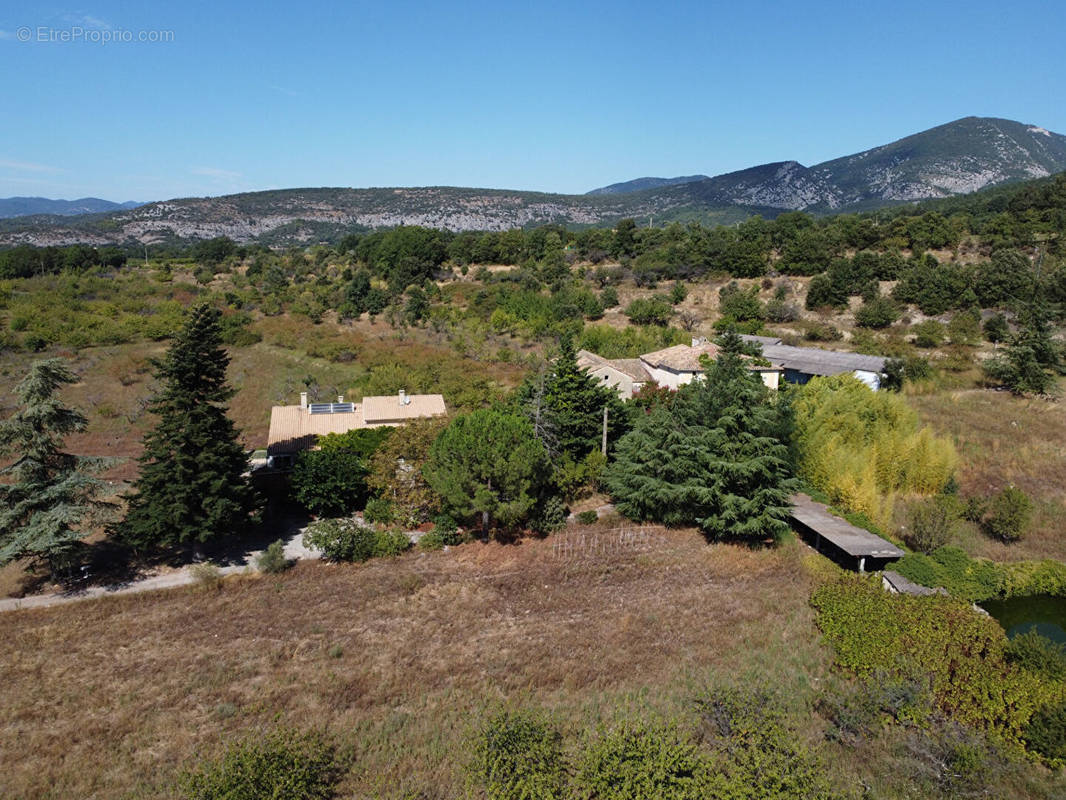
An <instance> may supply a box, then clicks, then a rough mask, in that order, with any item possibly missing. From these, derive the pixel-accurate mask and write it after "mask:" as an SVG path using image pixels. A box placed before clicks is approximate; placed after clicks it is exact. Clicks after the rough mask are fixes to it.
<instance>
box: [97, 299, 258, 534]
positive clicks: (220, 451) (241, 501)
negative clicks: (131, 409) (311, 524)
mask: <svg viewBox="0 0 1066 800" xmlns="http://www.w3.org/2000/svg"><path fill="white" fill-rule="evenodd" d="M152 363H153V366H154V367H155V372H154V375H155V378H156V379H157V380H158V381H159V382H160V383H161V388H160V390H159V392H158V393H157V394H156V396H155V397H154V398H152V402H151V406H150V410H151V411H152V412H153V413H154V414H156V415H157V416H158V417H159V423H158V425H157V426H156V428H155V429H154V430H153V431H151V432H150V433H149V434H148V435H147V436H146V437H145V440H144V454H143V455H142V456H141V458H140V465H141V471H140V477H139V478H138V479H137V481H136V483H135V484H134V488H135V489H136V494H134V495H132V496H131V497H130V498H129V511H128V513H127V515H126V519H125V520H124V522H123V523H122V525H121V526H120V528H119V531H118V534H119V538H121V539H122V540H124V541H125V542H126V543H128V544H130V545H131V546H133V547H134V548H136V549H138V550H150V549H155V548H160V547H174V546H185V547H188V546H190V545H192V546H194V547H195V546H197V545H199V544H201V543H203V542H207V541H209V540H211V539H215V538H218V537H223V536H229V535H234V534H240V533H243V532H244V531H246V530H247V529H248V527H249V525H250V524H251V522H252V521H253V512H254V511H255V509H256V505H257V501H256V497H255V493H254V492H253V490H252V487H251V485H250V483H249V481H248V479H247V478H246V477H244V473H245V471H246V470H247V467H248V458H247V456H246V454H245V452H244V450H243V449H242V448H241V446H240V444H239V442H238V441H237V429H236V428H235V427H234V425H233V422H232V421H231V420H230V419H229V417H227V416H226V401H227V400H229V399H230V398H231V397H232V396H233V390H232V389H230V387H229V386H228V384H227V383H226V368H227V367H228V366H229V356H228V355H227V354H226V351H225V350H224V349H223V347H222V345H221V339H220V330H219V313H218V311H217V310H215V309H212V308H209V307H208V306H206V305H200V306H198V307H196V308H195V309H193V311H192V313H191V314H190V316H189V319H188V321H187V322H186V324H185V326H184V328H183V329H182V331H181V332H180V333H179V334H178V336H177V338H176V339H175V340H174V342H173V344H171V346H170V348H169V350H168V351H167V354H166V356H165V357H164V358H163V359H162V360H156V361H153V362H152Z"/></svg>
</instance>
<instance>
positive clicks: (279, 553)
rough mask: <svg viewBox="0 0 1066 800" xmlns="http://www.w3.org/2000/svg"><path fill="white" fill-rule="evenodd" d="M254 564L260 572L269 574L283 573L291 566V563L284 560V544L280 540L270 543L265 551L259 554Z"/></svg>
mask: <svg viewBox="0 0 1066 800" xmlns="http://www.w3.org/2000/svg"><path fill="white" fill-rule="evenodd" d="M255 563H256V566H257V567H259V571H260V572H266V573H269V574H276V573H278V572H284V571H285V570H287V569H288V568H289V567H291V566H292V562H290V561H289V559H287V558H285V542H283V541H282V540H281V539H278V540H277V541H276V542H271V543H270V545H269V546H268V547H267V549H266V550H264V551H263V552H262V553H260V554H259V558H257V559H256V562H255Z"/></svg>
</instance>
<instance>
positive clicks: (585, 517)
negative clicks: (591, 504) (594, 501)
mask: <svg viewBox="0 0 1066 800" xmlns="http://www.w3.org/2000/svg"><path fill="white" fill-rule="evenodd" d="M599 518H600V515H599V514H598V513H597V512H596V509H594V508H593V509H590V510H588V511H581V512H579V513H578V515H577V521H578V522H580V523H581V524H582V525H591V524H593V523H594V522H595V521H596V520H598V519H599Z"/></svg>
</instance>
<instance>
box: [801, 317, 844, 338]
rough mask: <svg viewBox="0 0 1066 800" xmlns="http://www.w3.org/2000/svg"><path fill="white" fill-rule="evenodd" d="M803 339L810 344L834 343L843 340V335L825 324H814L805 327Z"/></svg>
mask: <svg viewBox="0 0 1066 800" xmlns="http://www.w3.org/2000/svg"><path fill="white" fill-rule="evenodd" d="M803 338H804V339H806V340H807V341H810V342H836V341H839V340H840V339H843V338H844V334H842V333H841V332H840V331H839V330H837V329H836V328H834V327H833V326H832V325H830V324H829V323H827V322H825V323H823V322H815V323H812V324H811V325H808V326H807V330H805V331H804V332H803Z"/></svg>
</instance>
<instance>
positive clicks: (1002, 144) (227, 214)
mask: <svg viewBox="0 0 1066 800" xmlns="http://www.w3.org/2000/svg"><path fill="white" fill-rule="evenodd" d="M1064 169H1066V136H1061V135H1059V134H1057V133H1052V132H1050V131H1047V130H1045V129H1043V128H1039V127H1036V126H1033V125H1023V124H1022V123H1018V122H1011V121H1010V120H1002V119H992V118H980V117H967V118H966V119H961V120H957V121H956V122H952V123H949V124H947V125H941V126H939V127H937V128H932V129H931V130H928V131H924V132H922V133H918V134H915V135H914V136H909V137H907V138H905V139H900V140H899V141H896V142H892V143H891V144H887V145H884V146H882V147H876V148H874V149H872V150H867V151H865V152H862V153H856V154H855V155H851V156H845V157H843V158H839V159H835V160H833V161H827V162H825V163H823V164H817V165H815V166H813V167H805V166H803V165H802V164H800V163H798V162H796V161H782V162H778V163H774V164H763V165H761V166H758V167H751V168H750V169H745V170H740V171H738V172H732V173H729V174H727V175H719V176H717V177H713V178H703V177H702V176H689V177H687V178H682V179H638V180H637V181H635V182H629V184H621V186H629V187H630V188H632V187H634V186H647V185H648V183H647V182H648V181H651V182H652V185H651V188H643V189H641V190H640V191H631V190H625V191H618V190H615V188H614V187H605V189H604V190H603V191H601V192H599V193H597V194H587V195H564V194H544V193H537V192H520V191H501V190H495V189H461V188H454V187H424V188H407V189H401V188H397V189H287V190H281V191H271V192H250V193H246V194H238V195H230V196H228V197H213V198H186V199H180V200H168V201H165V202H159V203H149V204H147V205H144V206H140V207H138V208H134V209H127V210H121V211H113V212H109V213H106V214H96V215H91V216H86V217H56V216H36V217H23V218H19V219H8V220H0V245H14V244H22V243H27V244H35V245H63V244H72V243H76V242H87V243H91V244H111V243H114V244H129V243H152V242H168V241H175V240H190V239H206V238H211V237H215V236H228V237H230V238H232V239H234V240H236V241H239V242H251V241H257V242H262V243H264V244H268V245H275V244H276V245H288V244H300V243H308V242H319V241H332V240H336V239H337V238H339V237H340V236H341V235H343V234H344V233H346V232H348V231H351V230H358V229H367V228H379V227H386V226H393V225H424V226H428V227H435V228H445V229H449V230H455V231H459V230H506V229H509V228H515V227H526V226H533V225H543V224H546V223H558V224H561V225H602V224H612V223H614V222H616V221H617V220H619V219H621V218H623V217H633V218H636V219H639V220H641V221H642V222H643V221H646V220H652V221H655V222H664V221H669V220H671V219H693V218H698V219H704V220H707V221H719V222H735V221H736V220H738V219H743V218H744V217H746V216H749V215H751V214H754V213H762V214H773V213H775V212H780V211H786V210H809V211H812V212H836V211H846V210H867V209H872V208H877V207H880V206H884V205H887V204H890V203H898V202H904V201H911V200H924V199H928V198H935V197H946V196H948V195H952V194H961V193H965V192H972V191H975V190H977V189H981V188H984V187H985V186H991V185H995V184H999V183H1005V182H1008V181H1016V180H1024V179H1028V178H1034V177H1041V176H1045V175H1049V174H1052V173H1054V172H1060V171H1062V170H1064ZM695 178H698V179H695ZM663 180H665V181H666V183H665V184H664V183H656V181H663ZM667 184H669V185H667Z"/></svg>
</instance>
